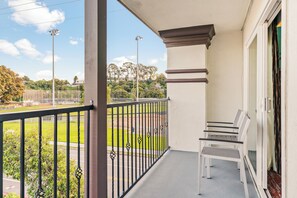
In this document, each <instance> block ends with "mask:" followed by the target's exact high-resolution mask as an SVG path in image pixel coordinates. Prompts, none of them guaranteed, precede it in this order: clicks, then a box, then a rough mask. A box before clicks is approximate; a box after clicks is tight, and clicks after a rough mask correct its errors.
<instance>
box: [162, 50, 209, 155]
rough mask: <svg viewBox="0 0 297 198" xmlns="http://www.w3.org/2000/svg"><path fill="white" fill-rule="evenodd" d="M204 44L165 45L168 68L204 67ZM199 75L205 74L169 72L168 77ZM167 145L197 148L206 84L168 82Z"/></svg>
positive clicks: (203, 112) (190, 148) (203, 121)
mask: <svg viewBox="0 0 297 198" xmlns="http://www.w3.org/2000/svg"><path fill="white" fill-rule="evenodd" d="M206 53H207V50H206V47H205V46H204V45H195V46H185V47H173V48H168V69H200V68H206ZM194 77H196V78H199V77H205V74H171V75H168V78H169V79H170V78H194ZM167 93H168V97H170V103H169V130H170V135H169V145H170V147H171V148H172V149H173V150H182V151H198V139H199V137H202V136H203V129H205V118H206V84H205V83H168V85H167Z"/></svg>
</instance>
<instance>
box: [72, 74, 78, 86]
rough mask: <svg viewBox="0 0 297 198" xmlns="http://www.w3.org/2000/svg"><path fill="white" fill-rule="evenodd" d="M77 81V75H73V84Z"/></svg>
mask: <svg viewBox="0 0 297 198" xmlns="http://www.w3.org/2000/svg"><path fill="white" fill-rule="evenodd" d="M77 81H78V77H77V76H74V78H73V84H75V83H76V82H77Z"/></svg>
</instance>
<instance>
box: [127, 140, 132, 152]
mask: <svg viewBox="0 0 297 198" xmlns="http://www.w3.org/2000/svg"><path fill="white" fill-rule="evenodd" d="M130 148H131V144H130V142H127V144H126V149H127V151H129V150H130Z"/></svg>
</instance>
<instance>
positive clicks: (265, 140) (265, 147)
mask: <svg viewBox="0 0 297 198" xmlns="http://www.w3.org/2000/svg"><path fill="white" fill-rule="evenodd" d="M281 10H282V9H281V3H280V4H278V5H277V7H276V8H275V9H274V10H273V11H272V13H271V15H270V17H269V18H268V19H267V20H266V21H265V22H264V24H263V25H262V27H263V46H264V48H263V59H264V67H263V91H264V96H263V97H264V98H263V99H264V110H263V156H264V158H263V167H262V169H263V172H262V177H263V179H262V187H263V188H264V189H265V190H267V187H268V186H267V184H268V183H267V182H268V181H267V172H268V170H267V163H268V162H267V156H268V126H267V124H268V123H267V119H268V116H267V113H268V84H267V78H268V77H267V73H268V29H269V27H270V25H271V24H272V22H273V21H274V19H275V17H276V16H277V15H278V14H279V13H280V12H281ZM282 160H283V159H282ZM267 192H268V193H269V191H267Z"/></svg>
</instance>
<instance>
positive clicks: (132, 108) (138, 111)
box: [0, 99, 257, 197]
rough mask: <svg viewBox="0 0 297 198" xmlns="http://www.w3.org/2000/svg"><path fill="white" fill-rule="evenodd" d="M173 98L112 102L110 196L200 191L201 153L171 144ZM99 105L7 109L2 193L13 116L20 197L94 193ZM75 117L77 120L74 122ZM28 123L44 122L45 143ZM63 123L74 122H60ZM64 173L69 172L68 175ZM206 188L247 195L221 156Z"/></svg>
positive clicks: (0, 125)
mask: <svg viewBox="0 0 297 198" xmlns="http://www.w3.org/2000/svg"><path fill="white" fill-rule="evenodd" d="M168 103H170V101H168V99H161V100H150V101H142V102H129V103H118V104H109V105H107V112H108V114H107V126H108V131H107V137H108V138H107V149H106V150H107V178H108V179H107V186H108V197H124V196H126V195H127V197H197V192H196V191H197V153H195V152H182V151H175V150H170V148H169V143H168V137H169V135H170V132H169V130H168V116H170V115H168ZM93 108H94V107H93V106H92V105H89V106H83V107H74V108H64V109H53V110H43V111H42V110H41V111H32V112H23V113H12V114H2V115H0V134H1V135H2V136H1V137H0V138H1V141H2V144H1V148H0V150H1V158H0V160H1V163H0V168H1V169H0V171H1V177H2V180H1V181H2V183H1V185H0V190H1V192H2V194H3V193H4V194H6V193H8V192H9V190H8V191H7V189H3V184H4V185H5V182H4V183H3V178H5V177H6V176H5V175H6V174H7V167H4V166H3V157H7V156H5V153H6V155H7V152H6V149H7V146H6V145H5V144H3V141H6V140H5V138H4V137H5V136H6V134H7V133H9V129H8V127H6V124H9V123H11V122H18V123H19V124H20V143H19V145H15V147H16V148H18V150H17V151H16V152H18V153H19V167H18V171H19V174H20V177H19V181H17V180H15V182H16V183H17V184H18V185H19V186H18V187H17V188H16V189H15V191H14V192H16V193H17V194H19V195H20V197H31V196H32V190H33V191H34V192H35V196H36V197H44V196H45V197H48V196H50V197H60V196H63V197H64V196H65V197H71V196H76V197H90V196H89V192H88V191H90V190H92V189H90V188H89V187H90V186H89V182H90V180H89V179H90V175H92V174H93V173H92V172H90V160H91V156H90V147H89V145H90V126H91V124H92V123H91V122H90V120H91V117H90V115H91V114H90V112H91V111H92V110H93ZM73 122H74V123H75V125H76V126H77V128H74V127H73ZM27 123H29V124H30V125H35V126H36V141H38V144H37V145H38V147H30V145H27V142H28V139H27V136H28V135H30V132H27V131H26V126H27ZM48 124H51V125H53V131H52V135H53V142H52V143H50V145H49V144H48V142H45V141H44V137H43V133H44V132H45V131H44V128H43V126H45V125H48ZM60 125H63V126H66V127H65V128H61V127H58V126H60ZM37 131H38V133H37ZM14 133H16V131H15V132H14ZM61 134H64V135H66V142H65V143H60V142H59V139H60V135H61ZM71 134H77V136H76V138H77V141H76V142H77V143H75V144H72V143H70V142H71V138H72V137H71ZM83 134H84V138H82V136H83ZM3 138H4V139H3ZM48 146H50V147H52V153H51V154H50V155H49V154H47V155H48V157H49V158H51V159H53V161H52V164H51V165H50V166H49V167H50V168H51V170H52V171H51V172H50V173H48V172H47V173H44V169H45V167H44V166H45V165H44V163H45V162H46V163H49V161H48V160H46V159H45V158H44V154H43V153H44V147H48ZM33 149H35V151H32V150H33ZM28 152H32V153H36V154H37V155H38V156H31V157H32V158H34V157H35V158H36V159H38V167H36V168H35V169H34V170H35V172H34V171H33V172H32V170H31V169H30V170H29V169H28V168H29V167H28V164H29V163H28V161H29V160H30V159H29V158H28V154H30V153H28ZM61 155H65V158H62V159H64V160H66V163H65V165H61ZM74 161H75V164H74V163H73V162H74ZM63 166H64V167H63ZM46 167H47V168H48V166H46ZM73 167H75V168H73ZM59 169H65V170H66V171H65V175H61V174H63V172H60V170H59ZM246 171H247V173H248V174H247V175H248V184H249V192H250V195H251V197H257V193H256V190H255V188H254V185H253V181H252V180H251V177H250V175H249V172H248V170H246ZM44 174H49V175H52V178H53V182H52V183H49V182H48V181H44V178H47V179H48V178H49V175H44ZM64 176H65V177H66V179H64V180H63V177H64ZM73 176H75V178H73ZM83 178H84V181H85V182H83ZM14 179H18V178H14ZM32 179H33V180H36V181H38V182H37V183H38V185H36V186H35V188H34V189H32V187H31V186H28V184H29V183H30V181H31V180H32ZM74 181H75V183H73V182H74ZM50 185H52V186H50ZM83 185H84V187H85V188H83V187H82V186H83ZM28 187H29V189H30V191H31V193H30V192H28ZM63 190H65V191H63ZM202 193H203V196H205V197H218V194H220V196H221V197H244V192H243V186H242V184H241V183H240V180H239V171H238V170H237V167H236V164H235V163H230V162H221V161H214V162H213V167H212V178H211V179H203V182H202Z"/></svg>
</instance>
